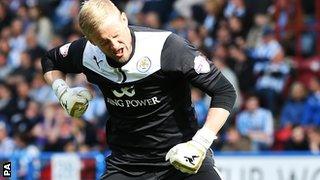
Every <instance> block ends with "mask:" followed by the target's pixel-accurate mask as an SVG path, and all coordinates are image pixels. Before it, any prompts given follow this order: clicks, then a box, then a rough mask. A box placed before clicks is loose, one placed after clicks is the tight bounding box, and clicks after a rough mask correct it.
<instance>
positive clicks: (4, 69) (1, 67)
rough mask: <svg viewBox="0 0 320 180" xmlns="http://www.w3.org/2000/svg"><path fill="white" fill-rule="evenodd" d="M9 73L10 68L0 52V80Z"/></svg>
mask: <svg viewBox="0 0 320 180" xmlns="http://www.w3.org/2000/svg"><path fill="white" fill-rule="evenodd" d="M0 43H1V41H0ZM11 71H12V68H11V67H10V66H8V64H7V57H6V55H5V54H4V53H3V52H1V51H0V80H1V81H3V80H4V79H5V78H6V77H7V76H8V75H9V74H10V73H11Z"/></svg>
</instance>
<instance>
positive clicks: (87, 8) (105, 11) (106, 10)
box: [79, 0, 120, 37]
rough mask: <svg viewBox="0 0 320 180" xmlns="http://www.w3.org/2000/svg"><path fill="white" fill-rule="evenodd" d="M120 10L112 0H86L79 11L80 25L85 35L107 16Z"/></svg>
mask: <svg viewBox="0 0 320 180" xmlns="http://www.w3.org/2000/svg"><path fill="white" fill-rule="evenodd" d="M114 12H119V13H120V11H119V9H118V8H117V7H116V6H115V5H114V4H113V3H112V2H111V1H110V0H88V1H84V2H83V4H82V6H81V9H80V12H79V26H80V28H81V30H82V33H83V34H84V35H85V36H87V37H88V36H89V35H90V32H92V31H94V30H95V29H97V28H98V27H99V25H100V24H102V23H103V21H105V20H106V18H107V17H108V16H109V15H111V14H114Z"/></svg>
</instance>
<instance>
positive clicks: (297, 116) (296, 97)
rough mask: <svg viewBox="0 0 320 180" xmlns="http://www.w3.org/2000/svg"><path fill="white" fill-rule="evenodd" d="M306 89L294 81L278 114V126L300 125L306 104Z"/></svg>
mask: <svg viewBox="0 0 320 180" xmlns="http://www.w3.org/2000/svg"><path fill="white" fill-rule="evenodd" d="M306 95H307V90H306V88H305V87H304V85H303V84H302V83H300V82H294V83H293V84H292V85H291V88H290V95H289V97H288V99H287V101H286V102H285V104H284V106H283V108H282V111H281V116H280V126H281V127H285V126H294V125H301V122H302V119H303V111H304V106H305V105H306Z"/></svg>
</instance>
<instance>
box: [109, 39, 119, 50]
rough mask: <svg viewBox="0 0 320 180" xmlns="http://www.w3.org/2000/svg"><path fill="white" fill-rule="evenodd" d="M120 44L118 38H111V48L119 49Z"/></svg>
mask: <svg viewBox="0 0 320 180" xmlns="http://www.w3.org/2000/svg"><path fill="white" fill-rule="evenodd" d="M119 45H120V43H119V42H118V41H117V40H115V39H113V40H111V48H112V49H113V50H118V49H119Z"/></svg>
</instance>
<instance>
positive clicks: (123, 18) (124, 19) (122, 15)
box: [121, 12, 128, 25]
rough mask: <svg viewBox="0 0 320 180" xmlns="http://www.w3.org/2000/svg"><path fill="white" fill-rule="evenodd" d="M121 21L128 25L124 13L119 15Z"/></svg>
mask: <svg viewBox="0 0 320 180" xmlns="http://www.w3.org/2000/svg"><path fill="white" fill-rule="evenodd" d="M121 21H122V22H124V23H125V24H126V25H128V18H127V15H126V13H124V12H122V13H121Z"/></svg>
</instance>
